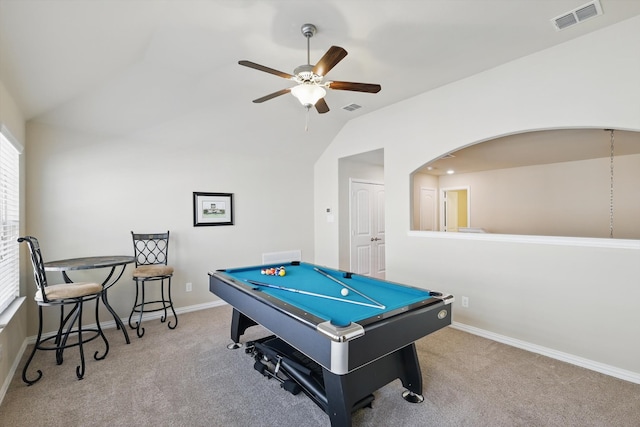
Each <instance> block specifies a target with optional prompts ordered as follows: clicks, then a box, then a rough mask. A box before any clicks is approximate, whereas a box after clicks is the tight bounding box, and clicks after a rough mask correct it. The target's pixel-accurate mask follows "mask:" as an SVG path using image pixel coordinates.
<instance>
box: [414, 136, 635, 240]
mask: <svg viewBox="0 0 640 427" xmlns="http://www.w3.org/2000/svg"><path fill="white" fill-rule="evenodd" d="M611 137H612V135H611V131H610V130H604V129H561V130H545V131H536V132H526V133H520V134H514V135H510V136H505V137H501V138H496V139H492V140H488V141H484V142H480V143H478V144H474V145H470V146H466V147H463V148H461V149H460V150H457V151H454V152H450V153H443V154H442V155H441V156H439V157H438V158H436V159H433V160H430V161H428V162H426V163H425V164H424V165H423V166H422V167H420V168H419V169H417V170H416V171H414V172H413V173H412V175H411V183H412V209H411V229H412V230H424V231H447V232H467V233H494V234H510V235H538V236H564V237H589V238H610V237H613V238H617V239H640V219H639V218H640V185H639V184H638V183H639V182H640V133H639V132H631V131H624V130H614V132H613V141H612V138H611ZM612 142H613V156H612V155H611V154H612V150H611V146H612V144H611V143H612Z"/></svg>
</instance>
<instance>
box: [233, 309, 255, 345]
mask: <svg viewBox="0 0 640 427" xmlns="http://www.w3.org/2000/svg"><path fill="white" fill-rule="evenodd" d="M255 325H257V323H256V322H254V321H253V320H252V319H250V318H248V317H247V316H245V315H244V314H242V313H240V312H239V311H238V310H236V309H235V308H234V309H233V314H232V315H231V339H232V340H233V344H229V345H228V346H227V347H228V348H230V349H231V348H239V347H240V344H239V343H240V335H242V334H244V333H245V331H246V330H247V328H250V327H251V326H255Z"/></svg>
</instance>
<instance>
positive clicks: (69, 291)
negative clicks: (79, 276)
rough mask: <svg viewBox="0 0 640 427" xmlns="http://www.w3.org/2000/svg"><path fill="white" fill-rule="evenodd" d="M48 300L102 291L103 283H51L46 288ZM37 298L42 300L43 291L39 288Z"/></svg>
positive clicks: (76, 296) (39, 300) (82, 295)
mask: <svg viewBox="0 0 640 427" xmlns="http://www.w3.org/2000/svg"><path fill="white" fill-rule="evenodd" d="M44 289H45V294H46V295H47V299H48V300H50V301H51V300H63V299H68V298H78V297H84V296H87V295H91V294H97V293H100V292H102V285H100V284H98V283H91V282H86V283H63V284H60V285H49V286H47V287H45V288H44ZM35 300H36V301H38V302H42V301H43V299H42V292H40V290H38V291H37V292H36V295H35Z"/></svg>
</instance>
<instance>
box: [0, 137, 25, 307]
mask: <svg viewBox="0 0 640 427" xmlns="http://www.w3.org/2000/svg"><path fill="white" fill-rule="evenodd" d="M18 149H20V150H21V147H20V145H19V144H18V143H17V141H15V139H14V138H13V137H12V136H11V134H10V133H9V132H8V130H7V129H6V128H5V127H4V126H2V125H0V313H1V312H2V311H3V310H4V309H6V308H7V307H8V306H9V304H11V302H12V301H13V300H14V299H15V298H17V297H18V293H19V290H20V278H19V277H20V276H19V265H20V260H19V246H18V245H19V243H18V233H19V232H20V209H19V201H20V181H19V180H20V172H19V170H20V162H19V158H20V152H19V151H18Z"/></svg>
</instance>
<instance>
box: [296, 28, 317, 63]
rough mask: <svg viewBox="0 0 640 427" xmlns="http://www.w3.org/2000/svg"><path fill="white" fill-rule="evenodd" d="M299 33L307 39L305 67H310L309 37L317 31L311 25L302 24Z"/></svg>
mask: <svg viewBox="0 0 640 427" xmlns="http://www.w3.org/2000/svg"><path fill="white" fill-rule="evenodd" d="M300 31H302V35H304V36H305V37H306V38H307V65H311V55H310V51H311V49H310V46H311V37H313V36H314V35H315V34H316V32H317V31H318V29H317V28H316V26H315V25H313V24H304V25H303V26H302V28H300Z"/></svg>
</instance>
